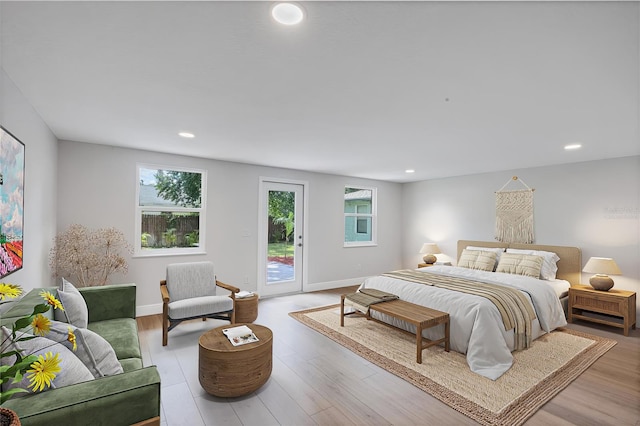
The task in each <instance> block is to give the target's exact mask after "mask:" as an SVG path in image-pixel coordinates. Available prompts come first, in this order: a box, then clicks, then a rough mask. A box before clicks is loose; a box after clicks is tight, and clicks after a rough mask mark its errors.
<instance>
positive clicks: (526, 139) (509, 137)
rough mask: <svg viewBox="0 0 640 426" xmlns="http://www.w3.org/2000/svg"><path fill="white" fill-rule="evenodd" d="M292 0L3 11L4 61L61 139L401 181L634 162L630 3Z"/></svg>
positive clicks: (637, 46)
mask: <svg viewBox="0 0 640 426" xmlns="http://www.w3.org/2000/svg"><path fill="white" fill-rule="evenodd" d="M301 4H302V5H303V7H304V9H305V13H306V20H305V21H304V22H303V23H302V24H301V25H299V26H296V27H286V26H282V25H279V24H276V23H275V22H274V21H273V20H272V19H271V17H270V15H269V9H270V6H271V5H272V3H271V2H266V1H265V2H242V1H240V2H238V1H232V2H207V1H198V2H148V1H147V2H131V1H128V2H39V3H37V2H29V1H22V2H2V3H0V19H1V26H2V28H1V31H2V33H1V37H2V44H1V48H2V50H1V52H0V53H1V56H0V58H1V64H2V67H3V68H4V70H5V72H6V74H7V75H8V76H9V77H10V78H11V80H12V81H13V82H14V83H15V85H16V86H17V87H18V88H19V89H20V90H21V91H22V93H23V94H24V96H25V97H26V98H27V100H28V101H29V102H30V103H31V105H33V107H34V108H35V109H36V110H37V112H38V113H39V114H40V116H41V117H42V118H43V119H44V121H45V122H46V123H47V125H48V126H49V127H50V128H51V130H52V131H53V133H54V134H55V135H56V136H57V137H58V138H59V139H61V140H72V141H80V142H88V143H98V144H107V145H115V146H123V147H133V148H140V149H146V150H153V151H159V152H166V153H175V154H183V155H191V156H197V157H205V158H215V159H222V160H229V161H238V162H244V163H251V164H261V165H268V166H276V167H285V168H294V169H303V170H309V171H317V172H324V173H333V174H341V175H348V176H356V177H366V178H373V179H381V180H389V181H396V182H406V181H413V180H422V179H430V178H438V177H446V176H456V175H463V174H471V173H481V172H490V171H498V170H509V169H517V168H526V167H535V166H543V165H552V164H560V163H568V162H578V161H588V160H594V159H602V158H614V157H622V156H630V155H638V154H640V131H639V121H640V118H639V114H640V107H639V103H640V84H639V80H640V66H639V62H640V60H639V56H640V36H639V34H640V33H639V21H640V7H639V6H640V4H639V3H637V2H569V3H564V2H563V3H553V2H540V3H537V2H347V1H343V2H304V3H301ZM180 131H190V132H193V133H195V135H196V138H194V139H191V140H187V139H182V138H180V137H179V136H177V133H178V132H180ZM18 136H19V135H18ZM576 142H577V143H581V144H582V145H583V148H582V149H581V150H578V151H573V152H566V151H564V150H563V146H564V145H565V144H569V143H576ZM408 168H412V169H415V170H416V172H415V174H413V175H407V174H405V172H404V170H405V169H408Z"/></svg>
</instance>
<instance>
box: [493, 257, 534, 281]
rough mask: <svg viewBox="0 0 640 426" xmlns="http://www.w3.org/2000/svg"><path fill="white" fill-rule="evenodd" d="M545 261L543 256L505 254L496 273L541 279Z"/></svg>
mask: <svg viewBox="0 0 640 426" xmlns="http://www.w3.org/2000/svg"><path fill="white" fill-rule="evenodd" d="M543 260H544V259H543V258H542V257H541V256H534V255H530V254H515V253H503V254H502V256H500V262H499V263H498V267H497V268H496V272H504V273H506V274H515V275H525V276H527V277H533V278H540V270H541V269H542V261H543Z"/></svg>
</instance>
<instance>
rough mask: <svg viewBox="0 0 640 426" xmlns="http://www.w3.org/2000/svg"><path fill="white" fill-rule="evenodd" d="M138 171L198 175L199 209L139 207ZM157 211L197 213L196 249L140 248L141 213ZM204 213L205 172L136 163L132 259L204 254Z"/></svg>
mask: <svg viewBox="0 0 640 426" xmlns="http://www.w3.org/2000/svg"><path fill="white" fill-rule="evenodd" d="M140 169H152V170H170V171H176V172H187V173H200V174H201V176H202V183H201V186H200V191H201V192H200V198H201V201H200V207H199V208H190V207H177V206H176V207H167V206H141V205H140ZM143 211H147V212H148V211H158V212H167V211H169V212H176V213H187V212H197V213H199V216H198V219H199V225H198V226H199V234H200V235H199V239H198V247H171V248H154V249H145V248H143V247H142V235H141V234H142V212H143ZM206 211H207V171H206V170H203V169H195V168H190V167H179V166H167V165H160V164H148V163H137V164H136V199H135V212H136V213H135V216H136V217H135V235H134V253H133V256H134V257H158V256H179V255H192V254H206V248H205V236H206V221H205V217H206Z"/></svg>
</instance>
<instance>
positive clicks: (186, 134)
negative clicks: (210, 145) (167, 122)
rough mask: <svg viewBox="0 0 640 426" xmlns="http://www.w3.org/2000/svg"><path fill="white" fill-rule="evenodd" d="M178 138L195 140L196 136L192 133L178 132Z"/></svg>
mask: <svg viewBox="0 0 640 426" xmlns="http://www.w3.org/2000/svg"><path fill="white" fill-rule="evenodd" d="M178 136H182V137H183V138H189V139H191V138H195V137H196V135H194V134H193V133H189V132H180V133H178Z"/></svg>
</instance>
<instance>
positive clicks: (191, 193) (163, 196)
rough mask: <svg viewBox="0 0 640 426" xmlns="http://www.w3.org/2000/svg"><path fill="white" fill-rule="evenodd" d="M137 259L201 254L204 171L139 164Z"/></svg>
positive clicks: (204, 202)
mask: <svg viewBox="0 0 640 426" xmlns="http://www.w3.org/2000/svg"><path fill="white" fill-rule="evenodd" d="M137 168H138V173H137V181H138V185H137V191H136V228H135V229H136V238H135V241H136V245H135V254H136V255H137V256H163V255H177V254H195V253H204V252H205V244H204V236H205V232H204V230H205V223H204V219H205V216H206V215H205V206H206V200H205V194H206V182H207V173H206V171H205V170H197V169H186V168H176V167H169V166H157V165H149V164H138V166H137Z"/></svg>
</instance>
